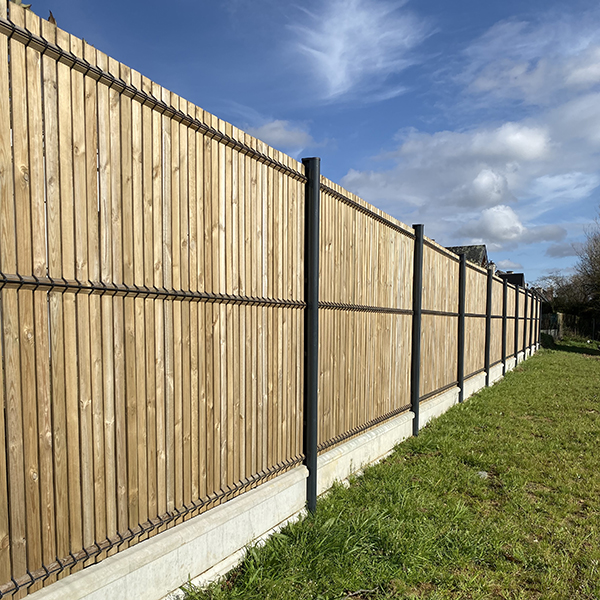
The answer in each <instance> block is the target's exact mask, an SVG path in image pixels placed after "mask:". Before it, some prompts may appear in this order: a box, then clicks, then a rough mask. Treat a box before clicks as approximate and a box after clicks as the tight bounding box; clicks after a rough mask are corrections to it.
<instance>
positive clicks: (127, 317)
mask: <svg viewBox="0 0 600 600" xmlns="http://www.w3.org/2000/svg"><path fill="white" fill-rule="evenodd" d="M119 74H120V78H121V79H122V80H123V81H124V82H125V83H126V84H128V85H129V84H131V70H130V69H129V67H126V66H125V65H122V64H121V65H119ZM119 101H120V102H119V103H120V110H121V127H120V133H121V140H120V142H121V207H122V208H121V210H122V222H121V223H122V253H123V283H124V284H125V285H133V283H134V279H135V274H134V254H133V253H134V233H133V229H134V221H133V144H134V142H133V125H132V102H131V99H130V98H127V97H126V96H125V95H121V96H120V98H119ZM123 310H124V333H125V337H124V351H125V356H124V359H125V360H124V363H125V377H124V379H125V421H124V422H123V426H124V428H125V431H124V432H123V443H124V446H123V448H122V449H123V452H124V453H125V459H124V460H125V462H126V465H127V467H126V473H127V475H126V482H127V483H126V489H125V490H124V498H123V502H124V504H126V507H127V512H126V513H124V515H123V517H124V519H126V523H127V525H126V527H129V528H132V527H134V526H135V525H137V523H138V522H139V487H138V427H137V421H138V406H137V370H136V331H135V329H136V327H135V325H136V314H135V300H134V298H131V297H126V298H124V299H123ZM125 515H126V516H125Z"/></svg>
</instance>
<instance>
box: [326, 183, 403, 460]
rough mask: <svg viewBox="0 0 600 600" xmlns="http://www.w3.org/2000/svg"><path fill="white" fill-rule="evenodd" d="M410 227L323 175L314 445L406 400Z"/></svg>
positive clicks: (361, 425) (394, 410)
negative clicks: (315, 434) (316, 417)
mask: <svg viewBox="0 0 600 600" xmlns="http://www.w3.org/2000/svg"><path fill="white" fill-rule="evenodd" d="M412 238H413V233H412V230H411V229H410V228H408V227H407V226H406V225H404V224H402V223H400V222H399V221H396V220H394V219H392V218H391V217H388V216H387V215H385V213H383V212H381V211H379V210H378V209H376V208H374V207H372V206H370V205H368V204H367V203H365V202H364V201H362V200H361V199H360V198H357V197H356V196H354V195H353V194H350V193H349V192H347V191H346V190H344V189H343V188H341V187H340V186H337V185H336V184H334V183H332V182H330V181H329V180H327V179H325V178H322V179H321V231H320V246H321V247H320V255H321V260H320V274H319V279H320V303H319V306H320V307H321V309H322V310H321V314H320V317H319V319H320V326H319V339H320V344H319V363H320V378H319V448H320V449H321V450H323V449H325V448H328V447H330V446H331V445H332V444H334V443H337V442H339V441H341V440H343V439H346V438H347V437H349V436H350V435H353V434H354V433H357V432H358V431H362V430H363V429H365V428H366V427H368V426H370V425H373V424H374V423H376V422H379V421H380V420H381V419H382V418H385V417H386V416H387V417H389V416H391V415H393V414H397V413H398V412H400V411H402V410H405V409H406V408H407V405H408V404H409V391H410V390H409V385H410V384H409V372H410V340H411V322H412V321H411V307H412V269H413V264H412V260H413V257H412V252H413V246H414V242H413V239H412Z"/></svg>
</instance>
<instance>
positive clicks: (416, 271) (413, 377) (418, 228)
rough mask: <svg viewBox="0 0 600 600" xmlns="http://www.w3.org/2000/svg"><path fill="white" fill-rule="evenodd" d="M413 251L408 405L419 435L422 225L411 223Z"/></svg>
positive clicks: (415, 432)
mask: <svg viewBox="0 0 600 600" xmlns="http://www.w3.org/2000/svg"><path fill="white" fill-rule="evenodd" d="M413 229H414V230H415V253H414V263H413V265H414V266H413V319H412V353H411V364H410V405H411V408H412V412H413V414H414V419H413V435H419V398H420V378H421V309H422V302H421V301H422V294H423V225H413Z"/></svg>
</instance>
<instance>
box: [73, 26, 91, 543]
mask: <svg viewBox="0 0 600 600" xmlns="http://www.w3.org/2000/svg"><path fill="white" fill-rule="evenodd" d="M70 42H71V43H70V46H71V48H70V49H71V52H73V54H75V55H76V56H82V55H83V48H82V43H81V40H79V39H77V38H75V37H73V36H70ZM71 99H72V121H73V197H74V216H73V218H74V222H75V278H76V279H77V280H78V281H88V280H89V271H88V214H87V210H88V199H87V160H86V151H87V149H86V136H85V134H86V131H85V122H86V115H85V90H84V82H83V75H82V74H81V73H79V72H77V71H75V70H72V71H71ZM90 151H91V152H93V154H95V148H94V149H93V150H91V149H90ZM75 302H76V311H77V355H78V357H77V366H78V370H77V377H78V384H79V385H78V396H79V402H78V409H79V410H78V412H79V440H80V442H79V446H80V464H81V509H82V515H81V518H82V526H83V529H82V534H83V538H82V542H83V545H84V547H88V546H90V545H91V544H92V543H93V542H94V469H93V438H92V403H91V347H90V310H89V296H88V295H77V296H76V298H75Z"/></svg>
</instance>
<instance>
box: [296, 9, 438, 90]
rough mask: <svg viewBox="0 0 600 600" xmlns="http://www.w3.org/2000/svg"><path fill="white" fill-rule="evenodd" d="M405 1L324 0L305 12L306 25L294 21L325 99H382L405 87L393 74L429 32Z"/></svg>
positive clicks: (409, 62) (411, 60) (408, 61)
mask: <svg viewBox="0 0 600 600" xmlns="http://www.w3.org/2000/svg"><path fill="white" fill-rule="evenodd" d="M405 3H406V2H386V1H385V0H325V1H324V2H322V3H321V4H320V5H318V6H319V8H318V9H317V10H315V12H310V11H308V10H307V11H305V17H306V21H307V22H306V24H299V25H294V26H292V30H293V31H294V32H295V34H296V49H297V50H298V51H299V52H300V53H302V54H303V55H305V56H306V57H307V58H308V60H309V61H310V63H311V65H312V67H313V69H314V71H315V72H316V73H317V74H318V76H319V78H320V80H321V81H320V82H319V86H320V87H322V88H323V94H322V95H323V96H324V98H325V99H328V100H339V99H342V98H344V99H347V98H346V97H347V96H353V95H355V94H360V97H361V99H363V100H381V99H388V98H391V97H393V96H396V95H398V94H401V93H403V92H404V91H405V87H404V86H402V85H398V83H397V82H393V76H394V75H396V74H398V73H400V72H402V71H403V70H405V69H406V68H407V67H409V66H410V65H412V64H414V62H415V58H414V57H413V56H412V54H411V50H412V49H413V48H415V47H416V46H417V45H419V44H420V43H421V42H422V41H423V40H424V39H425V38H426V37H427V36H428V35H429V34H430V33H431V28H430V27H429V26H428V25H427V24H426V23H425V21H424V20H422V19H420V18H418V17H416V16H415V15H414V14H412V13H410V12H408V11H407V10H406V9H403V5H404V4H405ZM323 84H324V86H323Z"/></svg>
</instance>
